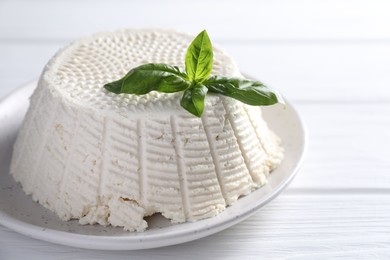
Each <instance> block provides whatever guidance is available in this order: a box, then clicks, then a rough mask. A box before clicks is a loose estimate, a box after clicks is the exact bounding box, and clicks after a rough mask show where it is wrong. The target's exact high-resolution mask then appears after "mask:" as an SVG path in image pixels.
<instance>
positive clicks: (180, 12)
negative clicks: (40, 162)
mask: <svg viewBox="0 0 390 260" xmlns="http://www.w3.org/2000/svg"><path fill="white" fill-rule="evenodd" d="M206 7H207V8H206ZM389 10H390V2H388V1H385V0H373V1H365V0H357V1H352V0H341V1H337V0H329V1H320V0H314V1H313V0H311V1H309V0H296V1H288V0H275V1H255V0H242V1H240V3H239V4H237V1H234V0H227V1H221V0H214V1H209V0H199V1H179V0H167V1H159V2H156V1H152V0H146V1H125V0H116V1H109V2H108V1H102V0H94V1H92V0H85V1H76V0H70V1H49V0H38V1H27V0H19V1H10V0H3V1H0V99H1V97H4V95H5V94H6V93H9V92H10V91H11V90H13V89H15V88H16V87H17V86H19V85H20V84H22V83H24V82H26V81H29V80H31V79H33V78H37V77H38V76H39V74H40V72H41V71H42V69H43V67H44V65H45V64H46V62H47V61H48V59H49V58H50V57H51V56H52V55H53V54H54V53H55V52H56V51H57V50H58V49H59V48H60V47H62V46H64V45H65V44H67V43H69V42H70V41H72V40H74V39H77V38H78V37H81V36H83V35H89V34H92V33H94V32H97V31H103V30H115V29H118V28H121V27H156V26H158V27H165V28H176V29H178V30H182V31H188V32H190V33H193V34H196V33H197V32H199V31H200V30H202V29H204V28H206V29H207V30H208V32H209V34H210V35H211V36H212V39H213V41H214V43H215V44H219V45H221V46H223V48H225V49H226V50H227V51H228V52H229V53H230V54H231V55H232V56H233V57H234V58H235V60H236V61H237V63H238V65H239V67H240V68H241V70H242V71H243V72H245V73H247V74H249V75H252V76H254V77H256V78H258V79H260V80H262V81H263V82H265V83H267V84H269V85H271V86H273V87H275V88H278V89H279V90H280V91H281V92H282V93H284V95H285V96H286V97H287V98H288V99H289V100H291V101H292V102H293V103H294V105H295V106H296V107H297V109H298V110H299V112H300V114H301V115H302V117H303V119H304V121H305V123H306V126H307V130H308V136H309V150H308V153H307V158H306V160H305V164H304V166H303V168H302V169H301V171H300V173H299V174H298V175H297V177H296V179H295V180H294V181H293V182H292V184H291V185H290V187H289V188H288V189H287V190H286V191H285V192H284V193H283V194H282V195H281V196H280V197H278V198H277V199H276V200H275V201H273V202H272V203H270V204H269V205H268V206H267V207H265V208H264V210H262V211H260V212H259V213H257V214H256V215H254V216H253V217H251V218H249V219H248V220H246V221H244V222H242V223H240V224H238V225H236V226H234V227H232V228H229V229H228V230H225V231H223V232H220V233H218V234H215V235H213V236H210V237H207V238H203V239H200V240H197V241H193V242H190V243H186V244H183V245H177V246H171V247H166V248H161V249H153V250H144V251H132V252H130V251H122V252H108V251H91V250H81V249H76V248H70V247H65V246H60V245H54V244H50V243H46V242H42V241H38V240H34V239H30V238H27V237H25V236H23V235H20V234H17V233H15V232H13V231H10V230H8V229H7V228H5V227H1V226H0V260H3V259H5V260H8V259H53V258H55V259H126V258H131V259H151V258H153V259H183V258H186V259H200V258H204V259H221V258H223V259H237V258H240V259H259V258H260V259H329V258H337V259H389V258H390V235H389V234H390V174H389V173H390V160H389V155H390V153H389V151H388V150H389V149H388V147H389V145H390V131H389V130H390V88H389V86H390V73H389V68H390V30H389V28H390V16H389V15H388V13H389V12H388V11H389Z"/></svg>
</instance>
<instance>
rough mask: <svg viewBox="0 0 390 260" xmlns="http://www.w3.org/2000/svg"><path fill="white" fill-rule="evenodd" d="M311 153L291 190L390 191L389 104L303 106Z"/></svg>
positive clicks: (299, 106) (300, 106)
mask: <svg viewBox="0 0 390 260" xmlns="http://www.w3.org/2000/svg"><path fill="white" fill-rule="evenodd" d="M297 108H298V109H299V111H300V112H301V115H302V117H303V119H304V121H305V122H306V125H307V130H308V142H309V147H308V151H307V158H306V161H305V163H304V166H303V168H302V170H301V172H300V173H299V174H298V176H297V177H296V179H295V180H294V181H293V183H292V184H291V187H290V188H292V189H303V190H305V189H309V190H314V191H315V190H317V189H319V190H321V189H327V190H333V189H336V190H337V189H345V190H346V192H348V190H362V191H370V190H372V189H384V190H390V174H389V173H390V160H389V155H390V153H389V148H388V147H389V145H390V132H389V129H390V117H389V115H390V103H383V104H375V103H374V102H373V103H361V104H360V103H356V104H355V103H348V102H346V103H345V104H337V103H330V102H329V103H321V104H299V105H297Z"/></svg>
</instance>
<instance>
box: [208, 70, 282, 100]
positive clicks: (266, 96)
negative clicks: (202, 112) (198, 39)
mask: <svg viewBox="0 0 390 260" xmlns="http://www.w3.org/2000/svg"><path fill="white" fill-rule="evenodd" d="M203 84H204V85H205V86H206V87H207V88H208V90H209V92H213V93H219V94H222V95H225V96H228V97H231V98H234V99H237V100H239V101H241V102H243V103H246V104H249V105H253V106H267V105H272V104H276V103H282V104H284V101H283V98H282V97H281V96H280V95H279V93H278V92H276V91H274V90H272V89H270V88H268V87H267V86H265V85H264V84H263V83H261V82H259V81H251V80H247V79H239V78H225V77H218V76H213V77H210V78H208V79H207V80H206V81H204V82H203Z"/></svg>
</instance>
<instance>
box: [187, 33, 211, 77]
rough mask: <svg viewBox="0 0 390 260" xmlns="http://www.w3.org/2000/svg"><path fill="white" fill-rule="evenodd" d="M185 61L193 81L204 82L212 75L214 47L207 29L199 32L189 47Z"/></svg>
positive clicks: (188, 73)
mask: <svg viewBox="0 0 390 260" xmlns="http://www.w3.org/2000/svg"><path fill="white" fill-rule="evenodd" d="M185 63H186V72H187V75H188V77H189V79H190V80H191V81H193V82H197V83H202V82H203V81H204V80H205V79H207V78H208V76H210V73H211V70H212V68H213V47H212V45H211V41H210V38H209V36H208V34H207V32H206V30H203V31H202V32H201V33H200V34H198V36H196V38H195V39H194V40H193V41H192V43H191V44H190V46H189V47H188V49H187V53H186V60H185Z"/></svg>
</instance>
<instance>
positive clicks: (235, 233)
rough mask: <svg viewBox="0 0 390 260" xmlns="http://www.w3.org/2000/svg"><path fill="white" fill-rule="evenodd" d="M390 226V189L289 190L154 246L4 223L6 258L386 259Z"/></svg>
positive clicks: (0, 236)
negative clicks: (241, 215)
mask: <svg viewBox="0 0 390 260" xmlns="http://www.w3.org/2000/svg"><path fill="white" fill-rule="evenodd" d="M389 230H390V194H383V195H367V194H358V193H357V194H350V195H347V196H345V195H342V194H332V193H329V194H323V195H322V194H321V195H293V194H285V195H282V196H280V197H278V198H277V199H276V200H275V201H273V202H271V203H270V204H269V205H268V206H266V207H265V208H264V209H263V210H262V211H260V212H258V213H256V214H255V215H254V216H252V217H251V218H249V219H247V220H245V221H244V222H242V223H240V224H238V225H236V226H234V227H231V228H229V229H227V230H225V231H222V232H220V233H217V234H215V235H212V236H210V237H206V238H202V239H200V240H197V241H193V242H189V243H186V244H182V245H177V246H171V247H166V248H159V249H151V250H139V251H119V252H113V251H92V250H82V249H76V248H69V247H64V246H59V245H54V244H49V243H46V242H42V241H38V240H34V239H30V238H27V237H24V236H22V235H19V234H16V233H14V232H12V231H9V230H7V229H6V228H4V227H0V247H1V249H2V250H1V251H0V258H1V259H14V258H18V259H25V258H26V259H27V258H28V259H32V258H31V257H32V256H34V255H35V256H36V257H37V258H36V259H52V258H53V257H55V258H58V259H65V258H61V257H62V256H66V258H67V259H70V258H72V259H123V258H124V257H126V258H128V257H131V258H132V259H180V258H183V257H185V258H186V259H200V258H204V259H221V258H222V257H223V258H224V259H237V258H238V257H246V258H247V259H251V258H253V259H258V258H259V257H261V259H285V258H288V259H290V258H291V259H295V258H299V259H329V258H343V257H344V258H347V259H371V258H378V257H379V258H382V259H386V258H389V257H390V250H389V248H390V232H389ZM58 252H61V253H62V254H61V255H58ZM16 256H18V257H16Z"/></svg>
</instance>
